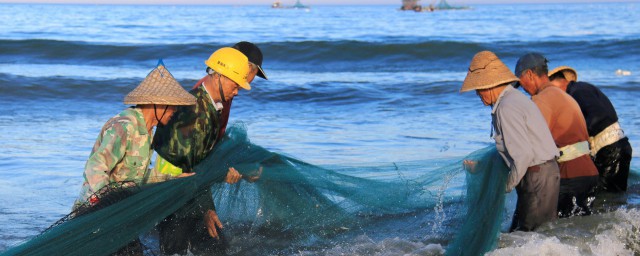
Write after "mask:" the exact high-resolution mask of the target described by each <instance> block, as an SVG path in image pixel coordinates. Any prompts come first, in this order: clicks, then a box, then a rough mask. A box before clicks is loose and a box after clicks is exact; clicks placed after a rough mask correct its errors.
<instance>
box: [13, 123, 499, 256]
mask: <svg viewBox="0 0 640 256" xmlns="http://www.w3.org/2000/svg"><path fill="white" fill-rule="evenodd" d="M464 159H468V160H474V161H477V162H478V165H477V166H476V168H475V169H474V171H473V172H468V171H465V170H464V169H463V168H462V160H452V159H445V160H430V161H426V162H412V163H400V164H394V165H392V166H382V167H380V166H378V167H345V168H335V169H334V170H330V169H327V168H322V167H318V166H315V165H311V164H309V163H305V162H303V161H300V160H297V159H295V158H292V157H288V156H284V155H281V154H277V153H273V152H270V151H268V150H266V149H264V148H263V147H260V146H258V145H255V144H252V143H251V142H250V141H249V139H248V137H247V132H246V128H245V127H244V126H242V125H234V126H232V127H231V128H230V129H229V130H228V131H227V134H226V136H225V138H224V139H223V140H222V141H221V142H220V143H219V145H217V146H216V148H215V149H214V152H213V153H212V154H210V155H209V156H208V157H207V158H206V159H205V160H203V161H202V162H201V163H200V164H198V166H196V168H195V169H194V170H195V172H196V175H194V176H191V177H186V178H181V179H176V180H170V181H167V182H163V183H157V184H150V185H145V186H141V187H139V188H138V187H135V188H134V189H131V188H127V189H125V190H126V192H122V193H124V195H125V196H117V198H116V199H114V200H113V202H111V203H110V205H108V206H105V207H103V208H101V209H99V210H98V209H96V210H95V211H89V212H86V213H84V214H76V215H74V216H72V217H71V218H70V217H69V216H68V217H66V218H63V219H62V220H61V221H60V222H59V223H56V224H55V225H53V226H52V227H51V228H49V229H47V230H46V231H44V232H42V233H41V234H40V235H38V236H36V237H34V238H32V239H31V240H29V241H26V242H25V243H23V244H20V245H18V246H16V247H13V248H11V249H9V250H7V251H5V252H3V253H2V255H109V254H111V253H113V252H116V251H118V249H120V248H121V247H123V246H125V245H127V244H128V243H129V242H131V241H133V240H134V239H136V238H138V237H139V236H140V235H143V234H145V233H147V232H149V231H150V230H152V229H153V228H154V226H155V225H156V224H157V223H159V222H160V221H161V220H163V219H164V218H165V217H166V216H168V215H170V214H171V213H173V212H175V211H176V210H178V209H179V208H181V207H182V206H183V205H185V204H186V203H187V202H188V201H190V200H192V199H193V198H196V197H197V196H198V194H199V193H200V192H202V191H205V190H207V189H209V188H211V187H213V189H212V191H213V195H212V196H213V197H214V200H215V202H216V210H217V212H218V214H219V216H220V218H221V219H223V220H224V221H225V223H231V224H230V225H229V226H232V227H243V228H242V229H237V230H235V231H234V230H233V229H231V230H227V233H229V234H234V232H235V233H236V234H237V233H239V232H243V233H249V234H256V235H260V234H262V233H264V232H267V233H270V234H275V233H277V234H282V236H283V237H286V240H287V241H288V242H287V244H289V245H287V246H289V247H295V246H301V247H304V246H307V245H308V244H313V242H309V241H313V239H312V238H313V237H336V236H344V235H348V234H349V233H358V232H361V231H362V230H366V229H367V227H370V226H372V225H380V224H379V223H381V221H382V220H385V221H393V220H394V219H395V220H398V221H405V220H406V219H415V218H416V216H423V217H424V216H426V217H424V218H427V219H430V221H425V222H424V223H428V225H427V224H424V223H422V224H421V226H418V227H417V226H414V225H410V224H406V225H399V230H397V233H394V234H403V233H404V232H406V233H407V234H409V233H413V234H415V233H416V230H420V229H425V230H426V231H425V232H424V233H420V232H417V233H418V236H422V235H424V234H426V233H433V232H432V231H436V233H441V234H443V235H440V236H443V237H438V238H437V240H440V241H444V243H445V244H448V246H447V248H446V252H447V254H449V255H468V254H478V253H482V252H486V251H489V250H491V249H493V248H495V245H496V241H497V238H498V235H499V231H500V227H501V223H502V222H503V220H504V216H503V215H504V214H503V212H504V210H503V209H504V201H505V200H504V199H505V194H504V186H505V183H506V176H507V174H508V173H507V169H506V167H505V166H504V164H503V163H502V161H501V159H500V158H499V156H498V154H497V153H496V151H495V147H493V146H490V147H487V148H485V149H482V150H478V151H476V152H474V153H472V154H470V155H468V156H467V157H465V158H464ZM231 166H233V167H234V168H236V169H237V170H238V171H239V172H240V173H241V174H243V175H255V174H256V171H257V170H258V169H260V168H262V173H261V176H260V179H259V180H258V181H256V182H254V183H248V182H240V183H239V184H236V185H232V186H230V185H227V184H224V183H223V180H224V177H225V175H226V173H227V170H228V168H229V167H231ZM357 173H367V174H371V173H384V175H382V174H381V175H379V176H374V177H358V176H357V175H354V174H357ZM120 195H123V194H120ZM452 198H453V199H452ZM440 230H451V231H449V232H439V231H440ZM227 235H228V234H227ZM252 242H253V243H255V242H256V241H252ZM256 246H259V245H256Z"/></svg>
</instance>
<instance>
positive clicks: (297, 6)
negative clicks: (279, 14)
mask: <svg viewBox="0 0 640 256" xmlns="http://www.w3.org/2000/svg"><path fill="white" fill-rule="evenodd" d="M271 8H275V9H310V8H311V7H310V6H308V5H304V4H302V3H301V2H300V0H296V3H295V4H294V5H289V6H287V5H282V3H281V2H280V1H275V2H273V4H271Z"/></svg>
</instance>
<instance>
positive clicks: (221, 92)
mask: <svg viewBox="0 0 640 256" xmlns="http://www.w3.org/2000/svg"><path fill="white" fill-rule="evenodd" d="M221 76H222V75H220V74H218V88H219V89H220V98H221V99H222V103H227V100H225V98H224V91H222V82H220V77H221Z"/></svg>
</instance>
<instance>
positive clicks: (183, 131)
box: [153, 86, 221, 172]
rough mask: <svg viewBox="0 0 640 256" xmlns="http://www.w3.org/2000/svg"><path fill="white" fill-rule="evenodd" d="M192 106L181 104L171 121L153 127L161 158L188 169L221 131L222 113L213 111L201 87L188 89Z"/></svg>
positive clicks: (206, 150)
mask: <svg viewBox="0 0 640 256" xmlns="http://www.w3.org/2000/svg"><path fill="white" fill-rule="evenodd" d="M190 93H191V94H193V95H194V96H195V97H196V105H195V106H181V107H178V110H177V111H176V112H175V113H174V114H173V116H172V117H171V120H169V122H168V123H167V125H164V126H162V127H158V128H156V133H155V135H154V137H153V148H154V149H155V150H156V152H157V153H158V154H159V155H160V156H162V157H163V158H164V159H166V160H167V161H169V162H170V163H172V164H173V165H175V166H177V167H180V168H182V170H183V172H191V171H192V169H193V167H194V166H195V165H196V164H198V163H199V162H200V161H202V160H203V159H204V158H205V157H206V156H207V155H208V154H209V152H211V150H212V149H213V146H215V144H216V142H217V141H218V138H219V137H220V136H218V135H219V134H220V131H221V119H220V116H221V113H220V112H219V111H216V109H215V108H214V107H213V104H212V102H211V98H210V97H209V95H208V93H207V91H206V90H205V89H204V86H200V87H198V88H195V89H193V90H191V91H190Z"/></svg>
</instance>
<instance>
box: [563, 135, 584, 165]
mask: <svg viewBox="0 0 640 256" xmlns="http://www.w3.org/2000/svg"><path fill="white" fill-rule="evenodd" d="M558 150H560V157H559V158H558V162H559V163H562V162H566V161H570V160H573V159H576V158H578V157H581V156H583V155H588V154H589V142H587V141H586V140H585V141H581V142H578V143H575V144H571V145H567V146H564V147H561V148H559V149H558Z"/></svg>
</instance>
